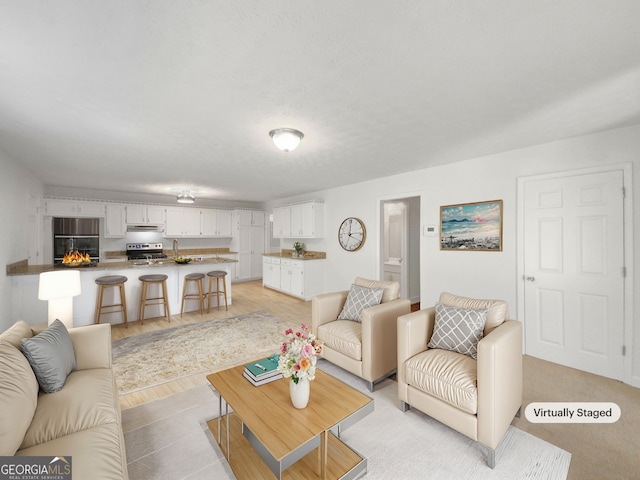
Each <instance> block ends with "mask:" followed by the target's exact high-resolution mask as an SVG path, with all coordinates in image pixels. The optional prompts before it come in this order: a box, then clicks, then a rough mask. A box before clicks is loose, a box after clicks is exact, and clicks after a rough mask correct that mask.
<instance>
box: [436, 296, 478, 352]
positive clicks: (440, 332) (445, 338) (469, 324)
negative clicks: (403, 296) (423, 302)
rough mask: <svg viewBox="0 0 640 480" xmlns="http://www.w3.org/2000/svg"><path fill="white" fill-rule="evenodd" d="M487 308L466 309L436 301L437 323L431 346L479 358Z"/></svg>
mask: <svg viewBox="0 0 640 480" xmlns="http://www.w3.org/2000/svg"><path fill="white" fill-rule="evenodd" d="M486 319H487V310H486V309H483V310H465V309H462V308H456V307H449V306H446V305H443V304H441V303H436V323H435V325H434V327H433V335H432V336H431V340H429V343H428V344H427V347H429V348H441V349H443V350H451V351H454V352H458V353H462V354H463V355H469V356H470V357H471V358H476V359H477V358H478V342H479V341H480V340H481V339H482V330H483V329H484V322H485V321H486Z"/></svg>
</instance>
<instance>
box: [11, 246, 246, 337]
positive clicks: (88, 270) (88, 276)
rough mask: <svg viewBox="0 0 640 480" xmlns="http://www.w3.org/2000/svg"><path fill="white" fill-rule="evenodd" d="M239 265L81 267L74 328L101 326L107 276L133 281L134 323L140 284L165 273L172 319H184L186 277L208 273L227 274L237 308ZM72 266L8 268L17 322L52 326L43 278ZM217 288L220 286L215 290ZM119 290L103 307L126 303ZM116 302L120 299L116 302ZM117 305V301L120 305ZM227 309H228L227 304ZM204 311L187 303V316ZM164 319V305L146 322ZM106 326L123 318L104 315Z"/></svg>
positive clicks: (129, 289) (129, 287) (167, 262)
mask: <svg viewBox="0 0 640 480" xmlns="http://www.w3.org/2000/svg"><path fill="white" fill-rule="evenodd" d="M236 262H237V260H234V259H230V258H224V257H219V258H203V259H201V260H197V261H192V262H191V263H189V264H186V265H182V264H177V263H175V262H173V260H171V259H164V260H157V261H154V262H151V263H147V262H131V261H123V262H104V263H98V264H96V265H95V266H90V267H75V268H76V269H77V270H78V271H79V272H80V281H81V289H82V293H81V294H80V295H78V296H77V297H74V298H73V324H74V326H76V327H77V326H82V325H91V324H93V323H94V322H95V311H96V303H97V298H98V286H97V285H96V283H95V280H96V278H98V277H101V276H103V275H124V276H125V277H127V278H128V280H127V282H126V283H125V284H124V287H125V296H126V301H127V317H128V320H129V321H130V322H133V321H136V320H138V310H139V303H140V293H141V286H142V283H141V282H140V281H139V280H138V277H139V276H141V275H147V274H151V273H152V274H164V275H167V277H168V279H167V295H168V297H169V298H168V301H169V310H170V313H171V314H172V315H175V314H180V306H181V303H182V287H183V283H184V276H185V275H187V274H189V273H204V274H205V275H206V274H207V272H210V271H212V270H223V271H225V272H227V304H228V305H231V303H232V300H231V271H232V266H233V264H234V263H236ZM69 268H72V267H61V266H56V265H53V264H48V265H27V264H26V261H25V262H18V263H16V264H13V265H9V266H7V276H10V277H12V280H13V309H12V316H13V318H15V319H16V320H24V321H25V322H27V323H28V324H30V325H39V324H42V323H46V321H47V311H48V303H47V302H46V301H44V300H39V299H38V283H39V278H40V277H39V274H40V273H42V272H50V271H54V270H68V269H69ZM214 286H215V285H214ZM203 288H204V289H205V291H207V290H208V288H209V280H208V278H207V277H206V276H205V278H204V280H203ZM194 291H195V284H190V285H189V292H194ZM117 292H118V289H115V288H109V289H106V290H105V293H104V297H103V304H113V303H120V301H119V295H118V293H117ZM114 297H115V298H114ZM114 300H115V301H114ZM216 301H217V298H216V296H215V295H214V296H213V298H212V303H211V307H212V308H213V307H216V308H217V303H216ZM223 305H224V304H223ZM199 309H200V307H199V306H198V302H197V301H195V300H187V301H186V302H185V312H187V311H199ZM162 315H163V312H162V308H161V307H160V306H155V305H154V306H151V307H147V308H146V311H145V318H153V317H161V316H162ZM100 321H101V323H107V322H110V323H113V324H116V323H122V321H123V320H122V313H103V314H102V316H101V319H100Z"/></svg>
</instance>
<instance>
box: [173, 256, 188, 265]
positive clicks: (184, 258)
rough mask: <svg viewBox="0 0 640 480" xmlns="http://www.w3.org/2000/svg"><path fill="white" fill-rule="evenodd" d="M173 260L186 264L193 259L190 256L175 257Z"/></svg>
mask: <svg viewBox="0 0 640 480" xmlns="http://www.w3.org/2000/svg"><path fill="white" fill-rule="evenodd" d="M171 260H173V261H174V262H176V263H179V264H180V265H186V264H187V263H189V262H190V261H191V260H193V259H192V258H189V257H173V258H172V259H171Z"/></svg>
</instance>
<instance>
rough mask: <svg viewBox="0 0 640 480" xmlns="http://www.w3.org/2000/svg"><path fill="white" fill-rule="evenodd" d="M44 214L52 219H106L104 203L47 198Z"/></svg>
mask: <svg viewBox="0 0 640 480" xmlns="http://www.w3.org/2000/svg"><path fill="white" fill-rule="evenodd" d="M44 214H45V215H47V216H52V217H98V218H100V217H104V216H105V204H104V203H102V202H92V201H79V200H66V199H58V198H47V199H45V201H44Z"/></svg>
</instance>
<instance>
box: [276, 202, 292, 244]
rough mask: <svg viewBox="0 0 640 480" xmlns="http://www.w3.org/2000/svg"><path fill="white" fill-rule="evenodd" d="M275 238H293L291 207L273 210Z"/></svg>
mask: <svg viewBox="0 0 640 480" xmlns="http://www.w3.org/2000/svg"><path fill="white" fill-rule="evenodd" d="M273 236H274V237H275V238H291V207H276V208H274V209H273Z"/></svg>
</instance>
